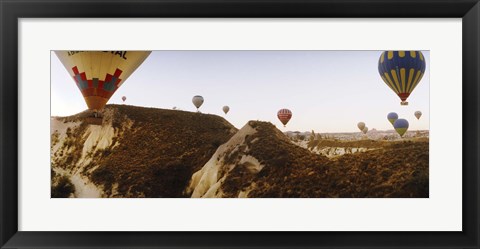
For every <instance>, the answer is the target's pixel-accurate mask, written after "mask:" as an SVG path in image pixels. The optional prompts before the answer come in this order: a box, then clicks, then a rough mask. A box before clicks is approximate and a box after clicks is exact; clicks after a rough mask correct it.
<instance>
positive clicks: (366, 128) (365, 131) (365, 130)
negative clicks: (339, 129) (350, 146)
mask: <svg viewBox="0 0 480 249" xmlns="http://www.w3.org/2000/svg"><path fill="white" fill-rule="evenodd" d="M362 132H363V134H367V132H368V127H366V126H365V128H363V130H362Z"/></svg>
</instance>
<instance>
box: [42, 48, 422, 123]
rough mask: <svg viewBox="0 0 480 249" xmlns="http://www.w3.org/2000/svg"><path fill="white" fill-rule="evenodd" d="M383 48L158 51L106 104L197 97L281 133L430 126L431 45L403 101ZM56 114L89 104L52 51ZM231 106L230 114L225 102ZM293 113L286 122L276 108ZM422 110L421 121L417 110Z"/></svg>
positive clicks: (211, 108)
mask: <svg viewBox="0 0 480 249" xmlns="http://www.w3.org/2000/svg"><path fill="white" fill-rule="evenodd" d="M381 53H382V51H239V50H238V51H153V52H152V53H151V54H150V56H149V57H148V58H147V59H146V60H145V61H144V62H143V64H142V65H141V66H140V67H139V68H138V69H137V70H136V71H135V72H134V73H133V74H132V75H131V76H130V77H129V78H128V79H127V80H126V81H125V82H124V84H123V85H122V86H121V87H120V88H119V89H118V90H117V91H116V92H115V94H114V95H113V96H112V98H111V99H110V101H109V102H108V103H110V104H122V100H121V97H122V96H126V97H127V100H126V102H125V104H128V105H134V106H144V107H155V108H162V109H172V108H173V107H176V108H177V109H180V110H184V111H191V112H194V111H196V108H195V106H194V105H193V104H192V97H193V96H194V95H201V96H203V98H204V99H205V102H204V103H203V105H202V106H201V107H200V111H201V112H202V113H210V114H215V115H219V116H222V117H224V118H225V119H227V120H228V121H229V122H230V123H232V124H233V125H234V126H235V127H237V128H241V127H243V126H244V125H245V124H246V123H247V122H248V121H249V120H261V121H268V122H271V123H273V124H274V125H276V126H277V128H279V129H280V130H282V131H311V130H314V131H315V132H322V133H323V132H358V131H359V130H358V128H357V123H358V122H360V121H362V122H365V124H366V126H367V127H369V129H370V130H372V129H373V128H375V129H377V130H391V129H392V125H391V124H390V122H388V120H387V118H386V116H387V114H388V113H389V112H396V113H398V115H399V117H400V118H405V119H407V120H408V121H409V123H410V128H409V130H428V129H429V102H430V101H429V89H430V79H429V74H430V73H429V72H430V71H429V65H430V63H429V62H430V54H429V51H422V53H423V54H424V57H425V58H426V63H427V69H426V71H425V75H424V76H423V78H422V80H421V81H420V83H419V84H418V86H417V87H416V88H415V89H414V90H413V92H412V94H411V95H410V97H409V98H408V99H407V101H408V102H409V105H408V106H401V105H400V99H399V97H398V96H397V95H396V94H395V93H394V92H393V91H392V90H391V89H390V88H389V87H388V86H387V85H386V84H385V83H384V82H383V80H382V79H381V78H380V76H379V73H378V59H379V57H380V54H381ZM51 57H52V58H51V115H52V116H69V115H73V114H76V113H79V112H81V111H84V110H85V109H87V106H86V104H85V101H84V99H83V97H82V95H81V93H80V90H79V89H78V88H77V86H76V85H75V81H74V80H73V79H72V77H70V75H69V74H68V72H67V70H66V69H65V67H64V66H63V65H62V64H61V62H60V60H59V59H58V57H57V56H56V55H55V53H54V52H52V53H51ZM225 105H228V106H229V107H230V112H228V114H227V115H225V114H224V113H223V111H222V107H223V106H225ZM282 108H287V109H290V110H291V111H292V113H293V116H292V119H291V120H290V121H289V123H288V124H287V127H283V125H282V124H281V122H280V121H279V120H278V119H277V111H278V110H280V109H282ZM417 110H420V111H421V112H422V113H423V115H422V117H421V118H420V120H417V119H416V118H415V116H414V112H415V111H417Z"/></svg>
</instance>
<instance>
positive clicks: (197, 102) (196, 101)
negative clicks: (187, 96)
mask: <svg viewBox="0 0 480 249" xmlns="http://www.w3.org/2000/svg"><path fill="white" fill-rule="evenodd" d="M192 103H193V104H194V105H195V107H197V111H198V108H200V106H202V104H203V97H202V96H200V95H195V96H193V98H192Z"/></svg>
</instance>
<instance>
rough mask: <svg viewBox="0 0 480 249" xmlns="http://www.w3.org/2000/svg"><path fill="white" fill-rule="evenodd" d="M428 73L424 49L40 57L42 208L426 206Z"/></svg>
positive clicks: (109, 53)
mask: <svg viewBox="0 0 480 249" xmlns="http://www.w3.org/2000/svg"><path fill="white" fill-rule="evenodd" d="M429 63H430V51H428V50H410V51H405V50H390V51H384V50H154V51H131V50H128V51H77V50H74V51H66V50H55V51H51V52H50V79H51V82H50V94H51V95H50V103H51V109H50V137H51V138H50V163H51V172H50V174H51V181H50V183H51V186H50V191H51V192H50V193H51V196H50V197H51V198H429V159H430V158H429V130H430V119H429V117H430V112H429V111H430V76H429V72H430V71H429ZM47 170H48V169H47Z"/></svg>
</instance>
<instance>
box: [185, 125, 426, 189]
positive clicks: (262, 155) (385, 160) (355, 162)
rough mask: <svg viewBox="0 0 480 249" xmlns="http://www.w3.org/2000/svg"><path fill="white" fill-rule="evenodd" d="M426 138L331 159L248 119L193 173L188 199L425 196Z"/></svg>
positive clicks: (271, 126)
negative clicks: (421, 140)
mask: <svg viewBox="0 0 480 249" xmlns="http://www.w3.org/2000/svg"><path fill="white" fill-rule="evenodd" d="M428 160H429V156H428V141H427V142H412V141H407V142H391V143H382V146H381V147H380V148H376V149H375V150H371V151H367V152H362V153H355V154H348V155H344V156H341V157H338V158H335V159H329V158H327V157H325V156H322V155H318V154H316V153H312V152H310V151H309V150H308V149H305V148H301V147H300V146H297V145H295V144H294V143H293V142H291V140H290V139H289V138H287V137H286V136H285V135H284V134H283V133H282V132H280V131H279V130H278V129H276V128H275V127H274V126H273V125H272V124H270V123H265V122H253V121H250V122H249V123H248V124H247V125H245V126H244V127H243V128H242V129H241V130H240V131H239V132H238V133H237V134H235V136H233V137H232V138H231V139H230V140H229V141H228V142H227V143H226V144H223V145H222V146H220V147H219V148H218V150H217V151H216V152H215V154H214V155H213V157H212V158H211V159H210V161H208V162H207V163H206V164H205V166H204V167H203V168H202V169H201V170H199V171H198V172H196V173H195V174H194V175H193V176H192V180H191V182H190V185H189V187H188V189H187V194H191V196H192V197H320V198H325V197H350V198H352V197H428Z"/></svg>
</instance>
